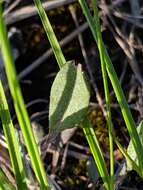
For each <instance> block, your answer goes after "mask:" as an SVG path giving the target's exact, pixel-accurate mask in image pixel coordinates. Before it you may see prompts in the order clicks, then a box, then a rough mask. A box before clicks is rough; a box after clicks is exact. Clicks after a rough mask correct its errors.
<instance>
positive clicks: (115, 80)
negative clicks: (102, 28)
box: [79, 0, 143, 171]
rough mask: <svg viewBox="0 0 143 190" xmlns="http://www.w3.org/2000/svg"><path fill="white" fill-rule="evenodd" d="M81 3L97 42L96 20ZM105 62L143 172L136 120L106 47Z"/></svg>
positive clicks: (84, 3) (142, 155) (84, 4)
mask: <svg viewBox="0 0 143 190" xmlns="http://www.w3.org/2000/svg"><path fill="white" fill-rule="evenodd" d="M79 3H80V5H81V8H82V10H83V13H84V15H85V17H86V19H87V21H88V24H89V27H90V29H91V32H92V34H93V37H94V39H95V41H96V42H97V34H96V27H95V20H94V19H93V17H92V16H91V14H90V12H89V9H88V6H87V4H86V2H85V0H79ZM104 60H105V63H106V69H107V73H108V76H109V78H110V81H111V83H112V86H113V89H114V92H115V95H116V97H117V100H118V102H119V105H120V108H121V111H122V114H123V117H124V120H125V123H126V126H127V129H128V132H129V135H130V137H131V139H132V141H133V145H134V147H135V151H136V153H137V155H138V160H139V165H140V168H141V170H142V171H143V159H142V158H143V147H142V145H141V142H140V139H139V136H138V134H137V130H136V125H135V122H134V119H133V117H132V114H131V111H130V109H129V107H128V104H127V101H126V98H125V96H124V93H123V90H122V88H121V85H120V82H119V80H118V77H117V74H116V72H115V69H114V67H113V65H112V62H111V60H110V57H109V56H108V53H107V50H106V48H105V47H104Z"/></svg>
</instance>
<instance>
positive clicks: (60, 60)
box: [34, 0, 66, 67]
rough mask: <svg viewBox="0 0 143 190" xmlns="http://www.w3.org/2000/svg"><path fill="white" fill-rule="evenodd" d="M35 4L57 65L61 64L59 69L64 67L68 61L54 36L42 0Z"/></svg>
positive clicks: (35, 1)
mask: <svg viewBox="0 0 143 190" xmlns="http://www.w3.org/2000/svg"><path fill="white" fill-rule="evenodd" d="M34 3H35V5H36V8H37V11H38V14H39V16H40V18H41V21H42V24H43V26H44V29H45V32H46V34H47V37H48V39H49V42H50V44H51V47H52V49H53V52H54V54H55V57H56V60H57V63H58V64H59V67H62V66H63V65H64V64H65V63H66V60H65V57H64V55H63V53H62V50H61V48H60V45H59V43H58V40H57V38H56V36H55V34H54V31H53V28H52V26H51V24H50V21H49V19H48V17H47V15H46V12H45V10H44V8H43V6H42V3H41V1H40V0H34Z"/></svg>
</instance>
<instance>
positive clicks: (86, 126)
mask: <svg viewBox="0 0 143 190" xmlns="http://www.w3.org/2000/svg"><path fill="white" fill-rule="evenodd" d="M82 127H83V131H84V134H85V137H86V139H87V141H88V144H89V146H90V150H91V152H92V155H93V157H94V159H95V162H96V165H97V168H98V170H99V173H100V175H101V177H102V179H103V182H104V185H105V187H106V189H107V190H113V189H111V188H110V178H109V174H108V171H107V167H106V164H105V160H104V157H103V154H102V152H101V149H100V146H99V143H98V140H97V138H96V135H95V133H94V130H93V128H92V126H91V124H90V121H89V120H88V118H86V119H85V120H84V121H83V123H82Z"/></svg>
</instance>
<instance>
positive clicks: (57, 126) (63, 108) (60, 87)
mask: <svg viewBox="0 0 143 190" xmlns="http://www.w3.org/2000/svg"><path fill="white" fill-rule="evenodd" d="M89 98H90V94H89V88H88V85H87V81H86V79H85V76H84V74H83V72H82V69H81V65H78V66H77V67H76V66H74V65H73V64H72V63H71V62H67V64H66V65H65V66H63V67H62V69H61V70H60V71H59V72H58V74H57V76H56V78H55V80H54V82H53V85H52V89H51V94H50V107H49V128H50V132H52V133H58V132H59V131H62V130H64V129H67V128H72V127H75V125H77V124H80V123H81V121H82V120H83V118H84V116H85V115H86V112H87V108H88V105H89Z"/></svg>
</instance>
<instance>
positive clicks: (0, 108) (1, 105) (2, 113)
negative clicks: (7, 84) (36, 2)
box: [0, 81, 27, 189]
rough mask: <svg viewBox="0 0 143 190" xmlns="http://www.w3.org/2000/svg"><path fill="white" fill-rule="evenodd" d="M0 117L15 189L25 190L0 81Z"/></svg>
mask: <svg viewBox="0 0 143 190" xmlns="http://www.w3.org/2000/svg"><path fill="white" fill-rule="evenodd" d="M0 117H1V120H2V126H3V130H4V134H5V137H6V141H7V144H8V151H9V154H10V159H11V163H12V167H13V169H14V175H15V178H16V183H17V187H18V188H19V189H27V186H26V175H25V171H24V166H23V163H22V158H21V155H20V151H19V146H18V141H17V137H16V134H15V129H14V126H13V124H12V120H11V116H10V113H9V109H8V104H7V101H6V97H5V94H4V90H3V87H2V83H1V81H0Z"/></svg>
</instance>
